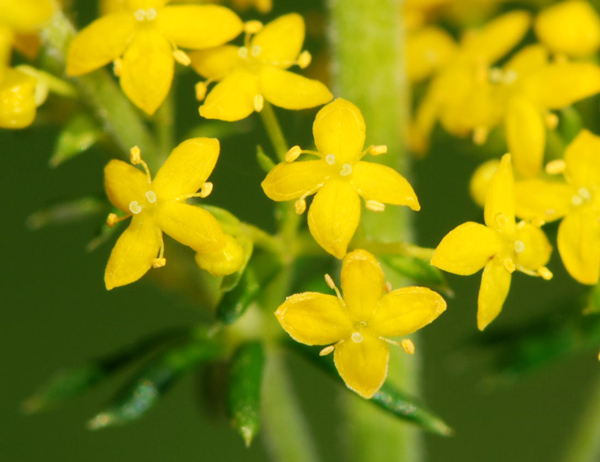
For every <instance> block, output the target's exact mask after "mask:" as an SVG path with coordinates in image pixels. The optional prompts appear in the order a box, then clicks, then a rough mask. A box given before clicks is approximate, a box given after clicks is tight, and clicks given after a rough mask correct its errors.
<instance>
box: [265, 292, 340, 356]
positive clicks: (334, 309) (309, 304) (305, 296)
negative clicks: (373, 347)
mask: <svg viewBox="0 0 600 462" xmlns="http://www.w3.org/2000/svg"><path fill="white" fill-rule="evenodd" d="M275 316H277V320H278V321H279V323H280V324H281V327H283V329H284V330H285V331H286V332H287V333H288V334H290V336H291V337H292V338H293V339H294V340H296V341H297V342H300V343H304V344H306V345H328V344H331V343H336V342H338V341H340V340H341V339H342V338H344V337H346V336H349V335H350V334H351V333H352V324H351V322H350V318H349V317H348V314H347V313H346V310H345V308H344V307H343V306H342V304H341V303H340V301H339V300H338V298H337V297H335V296H333V295H324V294H319V293H316V292H304V293H302V294H296V295H292V296H291V297H288V298H287V299H286V301H285V302H284V303H283V305H281V306H280V307H279V308H277V311H276V312H275Z"/></svg>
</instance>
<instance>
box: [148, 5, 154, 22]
mask: <svg viewBox="0 0 600 462" xmlns="http://www.w3.org/2000/svg"><path fill="white" fill-rule="evenodd" d="M146 18H147V19H148V21H154V20H155V19H156V10H155V9H154V8H148V9H147V10H146Z"/></svg>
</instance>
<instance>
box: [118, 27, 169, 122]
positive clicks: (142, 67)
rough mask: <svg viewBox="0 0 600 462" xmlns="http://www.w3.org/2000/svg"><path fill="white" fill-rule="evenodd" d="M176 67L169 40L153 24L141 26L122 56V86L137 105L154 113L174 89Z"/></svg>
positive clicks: (149, 112)
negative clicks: (144, 27)
mask: <svg viewBox="0 0 600 462" xmlns="http://www.w3.org/2000/svg"><path fill="white" fill-rule="evenodd" d="M173 67H174V58H173V50H172V48H171V45H170V44H169V42H168V41H167V40H166V39H165V38H164V37H163V36H162V34H161V33H160V32H159V31H157V30H156V29H154V28H148V29H141V30H139V31H138V32H137V33H136V35H135V37H134V38H133V40H132V42H131V45H130V46H129V48H128V49H127V51H126V52H125V56H124V57H123V64H122V66H121V87H122V88H123V91H124V92H125V94H126V95H127V96H128V97H129V99H130V100H131V101H133V103H134V104H135V105H136V106H138V107H139V108H140V109H143V110H144V111H146V112H147V113H148V114H154V112H156V110H157V109H158V107H159V106H160V105H161V104H162V102H163V101H164V99H165V97H166V96H167V94H168V93H169V90H170V89H171V82H172V81H173Z"/></svg>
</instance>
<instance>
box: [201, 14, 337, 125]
mask: <svg viewBox="0 0 600 462" xmlns="http://www.w3.org/2000/svg"><path fill="white" fill-rule="evenodd" d="M260 27H261V25H260V23H256V22H255V23H252V27H251V28H248V27H247V35H246V40H245V44H244V46H242V47H236V46H233V45H226V46H222V47H218V48H214V49H211V50H203V51H198V52H194V53H191V54H190V57H191V59H192V67H193V68H194V69H195V70H196V71H197V72H198V73H199V74H200V75H202V76H203V77H206V78H207V79H208V80H207V81H206V82H202V83H200V84H198V86H197V90H198V91H197V96H198V98H199V99H200V100H202V99H203V98H204V94H205V93H206V88H207V85H208V84H210V83H212V82H215V81H217V82H219V83H218V84H217V85H216V86H215V87H214V88H213V89H212V91H211V92H210V93H209V94H208V96H207V97H206V100H205V101H204V104H203V105H202V106H200V115H201V116H202V117H206V118H207V119H221V120H228V121H234V120H241V119H243V118H245V117H248V116H249V115H250V114H252V113H253V112H254V111H257V112H260V111H261V110H262V108H263V104H264V100H267V101H269V102H270V103H273V104H274V105H275V106H279V107H283V108H285V109H305V108H311V107H315V106H320V105H321V104H325V103H327V102H328V101H330V100H331V98H333V96H332V94H331V92H330V91H329V90H328V89H327V87H326V86H325V85H323V84H322V83H321V82H319V81H317V80H311V79H307V78H306V77H302V76H300V75H297V74H294V73H292V72H289V71H287V70H286V69H288V68H290V67H291V66H293V65H295V64H297V65H298V66H300V67H302V68H304V67H306V66H308V64H309V63H310V54H308V52H306V51H305V52H302V53H301V51H302V44H303V43H304V20H303V19H302V16H300V15H298V14H295V13H292V14H288V15H285V16H281V17H280V18H278V19H276V20H274V21H273V22H271V23H269V24H267V25H266V26H265V27H264V28H263V29H262V30H260ZM257 30H260V32H258V33H257V34H256V35H255V36H254V37H251V32H255V31H257Z"/></svg>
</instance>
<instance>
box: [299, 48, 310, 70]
mask: <svg viewBox="0 0 600 462" xmlns="http://www.w3.org/2000/svg"><path fill="white" fill-rule="evenodd" d="M311 61H312V55H311V54H310V53H309V52H308V51H306V50H304V51H303V52H302V53H300V56H298V66H300V69H306V68H307V67H308V66H309V65H310V63H311Z"/></svg>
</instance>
